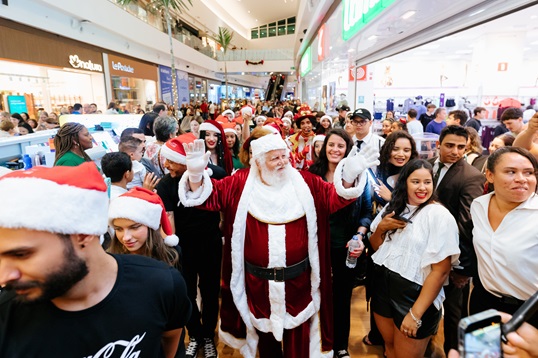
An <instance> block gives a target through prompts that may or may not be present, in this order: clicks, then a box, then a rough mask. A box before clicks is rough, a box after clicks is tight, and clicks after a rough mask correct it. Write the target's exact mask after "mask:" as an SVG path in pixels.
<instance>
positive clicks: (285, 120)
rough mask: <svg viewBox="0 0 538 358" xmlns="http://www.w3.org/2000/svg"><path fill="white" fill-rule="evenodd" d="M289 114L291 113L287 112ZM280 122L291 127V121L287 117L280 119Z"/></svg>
mask: <svg viewBox="0 0 538 358" xmlns="http://www.w3.org/2000/svg"><path fill="white" fill-rule="evenodd" d="M289 113H291V112H289ZM281 120H282V122H288V123H289V125H290V126H291V119H290V118H288V117H282V119H281Z"/></svg>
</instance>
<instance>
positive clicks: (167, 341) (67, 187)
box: [0, 163, 191, 358]
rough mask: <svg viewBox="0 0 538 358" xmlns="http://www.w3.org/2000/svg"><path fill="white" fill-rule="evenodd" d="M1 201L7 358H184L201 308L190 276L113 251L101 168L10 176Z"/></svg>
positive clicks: (1, 300)
mask: <svg viewBox="0 0 538 358" xmlns="http://www.w3.org/2000/svg"><path fill="white" fill-rule="evenodd" d="M21 193H23V194H22V195H21ZM25 193H28V194H25ZM0 197H2V205H1V206H0V285H1V286H2V287H3V289H2V291H1V292H0V357H95V358H97V357H111V358H112V357H120V356H121V357H127V356H129V357H134V356H137V357H138V356H142V357H167V358H172V357H174V356H175V354H176V351H177V347H178V342H179V338H180V335H181V332H182V327H183V325H184V324H185V323H186V321H187V319H188V318H189V316H190V309H191V305H190V301H189V300H188V298H187V295H186V288H185V283H184V281H183V278H182V277H181V275H180V274H179V272H178V271H177V270H175V269H173V268H171V267H169V266H167V265H165V264H164V263H161V262H158V261H155V260H152V259H150V258H147V257H144V256H141V255H109V254H107V253H106V252H105V251H103V249H102V248H101V245H100V243H99V236H100V235H101V234H103V233H105V232H106V230H107V220H108V217H107V211H108V195H107V186H106V184H105V183H104V181H103V178H102V177H101V175H100V174H99V172H98V170H97V169H96V167H95V164H94V163H84V164H82V165H80V166H78V167H54V168H36V169H32V170H27V171H23V172H13V173H10V174H7V175H5V176H3V177H2V178H0ZM29 212H33V214H32V215H28V213H29ZM139 229H140V228H139V227H134V226H133V227H132V228H130V230H131V231H132V232H131V234H133V232H135V231H136V230H139ZM142 229H143V228H142Z"/></svg>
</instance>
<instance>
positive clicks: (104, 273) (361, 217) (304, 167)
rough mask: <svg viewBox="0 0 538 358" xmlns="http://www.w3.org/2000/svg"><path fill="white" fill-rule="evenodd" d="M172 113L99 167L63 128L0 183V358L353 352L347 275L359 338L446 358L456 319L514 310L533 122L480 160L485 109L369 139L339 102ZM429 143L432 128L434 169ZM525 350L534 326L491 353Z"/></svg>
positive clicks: (143, 128)
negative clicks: (48, 150)
mask: <svg viewBox="0 0 538 358" xmlns="http://www.w3.org/2000/svg"><path fill="white" fill-rule="evenodd" d="M81 107H82V108H83V106H81ZM82 110H83V111H84V109H82ZM181 111H182V112H183V113H182V115H181V116H180V117H181V119H179V120H178V119H176V118H174V117H172V116H170V115H169V114H171V113H170V111H169V109H168V107H167V106H166V105H165V104H163V103H157V104H155V106H154V107H153V110H152V111H150V112H148V113H144V114H143V116H142V118H141V121H140V125H139V127H138V128H127V129H126V130H124V131H123V133H121V136H120V138H119V146H118V148H119V151H118V152H113V153H107V154H106V155H105V156H104V157H103V158H102V159H101V161H100V163H98V165H96V164H94V163H92V162H91V159H90V158H89V157H88V156H87V154H86V153H85V150H87V149H89V148H91V147H92V145H93V144H92V138H91V133H90V132H89V131H88V129H87V128H85V127H84V126H83V125H81V124H77V123H66V124H64V125H63V126H62V127H61V128H59V130H58V133H57V135H56V136H55V139H54V144H55V147H56V160H55V167H54V168H50V169H49V168H34V169H32V170H30V171H21V172H14V173H9V174H6V175H4V176H2V177H1V178H0V195H1V196H2V198H5V201H4V203H3V205H2V206H1V207H0V284H1V285H2V287H3V289H2V292H1V293H0V356H36V355H38V353H37V352H38V351H39V350H46V351H47V352H49V353H50V354H51V355H54V356H61V355H62V354H64V355H65V352H66V351H67V349H69V352H72V353H73V354H71V353H70V355H77V356H91V355H95V356H105V354H109V356H112V355H111V354H112V353H113V352H114V350H115V349H117V350H118V352H119V351H123V354H124V356H130V355H129V354H133V355H134V354H138V355H140V356H155V357H160V356H163V357H164V356H165V357H169V358H171V357H189V358H193V357H197V354H198V352H199V351H203V354H204V357H206V358H211V357H217V356H218V352H217V349H216V345H215V335H216V333H217V332H218V337H219V340H220V341H221V342H223V343H224V344H226V345H228V346H230V347H232V348H234V349H237V350H238V351H239V352H240V353H241V354H242V355H243V356H244V357H252V358H254V357H256V356H259V357H261V358H265V357H267V358H274V357H333V356H334V357H337V358H346V357H347V358H349V357H350V354H349V345H350V342H349V338H350V327H351V320H353V319H354V317H352V316H351V310H350V309H351V299H352V291H353V288H354V287H355V285H356V282H357V278H358V277H361V278H362V279H364V278H365V277H366V279H365V280H361V283H362V282H365V283H366V286H367V287H366V288H367V297H368V299H369V301H370V302H371V312H370V314H371V319H370V332H369V333H368V334H367V335H366V336H365V337H364V338H363V343H364V344H366V345H379V346H383V347H384V354H385V356H386V357H389V358H393V357H398V358H399V357H424V356H427V355H431V354H432V352H433V351H434V350H436V349H440V350H442V351H444V352H445V354H449V351H450V350H451V349H457V348H458V340H459V338H458V323H459V321H460V319H461V318H463V317H466V316H469V315H471V314H474V313H478V312H481V311H484V310H486V309H489V308H494V309H497V310H499V311H501V312H504V313H506V314H513V313H514V312H515V311H516V310H517V308H519V307H520V306H521V305H522V304H523V302H524V301H525V300H526V299H528V298H529V297H530V296H532V295H533V294H534V293H535V292H536V291H537V290H538V276H537V275H536V272H538V261H537V260H536V257H538V231H536V230H533V229H532V227H531V226H530V225H532V224H530V223H532V220H533V218H537V217H538V197H537V194H536V191H537V176H538V162H537V156H538V143H537V142H536V141H537V138H538V115H534V116H533V117H532V118H530V120H529V122H528V124H524V123H523V121H522V117H523V112H522V111H521V109H519V108H509V109H506V110H505V111H504V112H503V115H502V118H501V121H502V124H503V125H504V128H502V126H501V125H500V127H501V129H500V130H499V133H498V134H499V135H498V136H496V137H495V139H493V141H491V143H490V145H489V147H488V152H486V151H485V150H484V148H483V145H482V142H481V131H482V130H483V128H482V124H481V122H480V119H481V118H483V117H481V116H482V115H483V113H482V111H483V109H481V108H480V107H477V108H476V109H475V110H474V114H475V117H474V118H473V119H470V120H468V116H467V114H466V113H465V112H463V111H457V110H456V111H450V112H449V113H448V114H447V113H446V109H445V108H435V106H429V107H428V108H427V112H426V113H425V114H423V115H421V116H420V117H419V118H417V112H416V111H415V110H413V109H411V110H410V111H409V113H407V116H406V119H404V120H400V119H395V118H394V114H393V113H391V112H390V114H389V113H387V114H388V115H387V117H386V118H385V119H384V120H383V121H382V127H381V128H382V133H380V135H378V134H376V133H374V131H373V128H372V126H373V123H374V120H373V116H372V114H371V112H370V111H369V110H368V109H365V108H358V109H355V110H354V111H351V110H350V108H349V107H347V106H346V105H342V106H340V107H339V108H338V116H335V117H332V116H330V115H327V114H325V113H322V112H314V111H312V110H311V109H310V107H309V106H308V105H307V104H304V103H300V101H285V102H278V103H269V102H263V103H258V104H253V103H251V102H250V101H244V102H243V103H242V104H241V105H240V106H237V107H235V108H228V109H227V108H222V111H221V110H220V108H219V107H218V106H216V105H215V104H214V103H209V102H207V101H202V103H201V104H200V106H199V108H197V106H196V105H195V106H194V107H192V108H188V106H185V107H184V108H182V109H181ZM9 117H10V118H9V120H5V121H9V123H11V124H12V125H13V126H14V125H15V124H14V123H13V122H14V120H17V121H19V119H18V116H14V114H12V115H10V116H9ZM21 117H22V116H21ZM43 117H44V119H43V121H41V120H40V121H38V122H37V123H36V125H37V126H39V125H41V124H43V123H47V118H50V117H48V115H47V114H46V115H43ZM45 117H46V118H45ZM21 119H22V122H25V123H28V122H29V118H21ZM3 122H4V121H3ZM3 122H2V123H3ZM22 122H21V121H19V122H18V123H19V124H18V127H19V128H20V126H21V123H22ZM2 125H3V124H2ZM43 125H45V124H43ZM505 129H506V130H505ZM2 130H3V127H2ZM424 131H426V132H427V131H432V132H434V133H437V134H439V139H438V140H437V142H436V155H435V156H434V157H432V158H424V157H421V155H420V153H419V152H420V148H418V149H417V143H416V141H415V139H414V137H413V135H414V134H417V133H421V132H424ZM516 137H517V139H515V138H516ZM514 139H515V141H514ZM103 176H104V177H106V178H110V182H111V184H110V187H109V188H107V186H106V185H105V182H104V181H103V178H102V177H103ZM32 185H34V186H33V187H32ZM20 193H31V194H27V195H26V194H25V195H21V194H20ZM36 210H39V211H45V212H44V213H43V214H42V215H41V214H38V213H36ZM28 212H34V213H35V215H31V217H30V218H28V215H27V214H28ZM353 240H355V241H357V240H358V241H359V243H360V244H359V245H358V246H353V249H349V247H350V244H351V242H352V241H353ZM103 249H104V250H103ZM107 252H108V253H109V254H110V255H106V254H105V253H107ZM349 256H351V257H352V258H357V259H358V261H359V263H358V264H357V265H356V266H355V267H349V265H347V264H346V262H347V259H348V257H349ZM148 257H149V258H151V259H153V260H151V259H148ZM155 260H156V261H155ZM157 261H160V262H157ZM30 302H31V303H34V304H33V305H29V304H27V303H30ZM143 307H144V308H143ZM30 317H35V318H33V319H30ZM506 317H507V316H503V319H506ZM72 319H80V323H82V324H81V327H84V332H85V333H86V334H85V335H84V334H82V333H80V332H79V333H78V334H77V332H78V330H77V329H73V328H72V325H71V324H70V323H69V322H70V320H72ZM219 322H220V324H219ZM441 322H443V325H444V327H443V329H442V332H444V337H443V338H444V347H435V346H434V345H433V344H432V342H433V340H432V337H433V336H435V335H437V334H438V332H439V325H440V324H441ZM86 325H87V326H86ZM183 327H185V328H186V332H185V331H184V330H183V329H182V328H183ZM81 329H82V328H81ZM186 334H187V335H188V339H185V337H186ZM53 335H56V338H53V337H52V336H53ZM59 335H61V337H62V338H61V339H58V337H59ZM85 336H87V337H90V338H87V337H85ZM64 341H67V343H65V346H64V345H63V344H64ZM120 341H121V342H124V343H120ZM184 341H185V342H184ZM537 341H538V315H534V316H533V317H532V318H531V319H530V320H529V322H528V324H525V325H524V326H522V328H521V329H520V330H518V331H517V332H515V333H514V334H512V335H510V336H509V342H508V344H507V345H505V346H504V349H505V353H507V354H510V356H514V357H516V356H521V357H524V356H529V355H530V356H538V352H537V349H536V342H537ZM22 342H26V344H23V343H22ZM29 342H32V344H29ZM34 343H35V344H34ZM533 343H534V344H533ZM66 347H68V348H66ZM450 354H451V355H453V354H454V353H450ZM525 354H527V355H525Z"/></svg>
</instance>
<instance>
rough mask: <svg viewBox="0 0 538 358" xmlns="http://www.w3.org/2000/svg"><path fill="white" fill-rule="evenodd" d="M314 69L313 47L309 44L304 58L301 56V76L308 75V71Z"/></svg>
mask: <svg viewBox="0 0 538 358" xmlns="http://www.w3.org/2000/svg"><path fill="white" fill-rule="evenodd" d="M311 69H312V48H311V46H308V48H307V49H306V51H305V52H304V54H303V58H301V65H300V70H301V77H304V76H306V74H307V73H308V72H310V70H311Z"/></svg>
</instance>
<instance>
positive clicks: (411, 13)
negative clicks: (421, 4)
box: [402, 10, 417, 20]
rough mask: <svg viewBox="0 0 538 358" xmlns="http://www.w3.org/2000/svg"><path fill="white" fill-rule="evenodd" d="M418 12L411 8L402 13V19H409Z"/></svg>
mask: <svg viewBox="0 0 538 358" xmlns="http://www.w3.org/2000/svg"><path fill="white" fill-rule="evenodd" d="M416 13H417V12H416V11H414V10H409V11H408V12H406V13H405V14H403V15H402V19H404V20H407V19H409V18H410V17H411V16H413V15H415V14H416Z"/></svg>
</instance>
